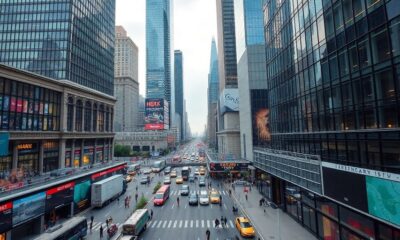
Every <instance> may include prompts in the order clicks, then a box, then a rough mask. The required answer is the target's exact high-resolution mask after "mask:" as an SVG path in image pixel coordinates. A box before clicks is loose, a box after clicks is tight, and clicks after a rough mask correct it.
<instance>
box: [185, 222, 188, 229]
mask: <svg viewBox="0 0 400 240" xmlns="http://www.w3.org/2000/svg"><path fill="white" fill-rule="evenodd" d="M188 222H189V221H188V220H185V228H187V227H188Z"/></svg>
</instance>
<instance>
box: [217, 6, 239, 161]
mask: <svg viewBox="0 0 400 240" xmlns="http://www.w3.org/2000/svg"><path fill="white" fill-rule="evenodd" d="M217 30H218V72H219V96H220V99H219V103H218V110H217V117H218V132H217V136H218V151H219V153H221V154H224V156H227V155H230V156H229V157H230V158H239V157H240V132H239V112H238V111H239V92H238V89H237V87H238V82H237V67H236V64H237V63H236V39H235V14H234V4H233V0H217Z"/></svg>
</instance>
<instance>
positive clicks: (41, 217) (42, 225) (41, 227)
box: [40, 215, 45, 233]
mask: <svg viewBox="0 0 400 240" xmlns="http://www.w3.org/2000/svg"><path fill="white" fill-rule="evenodd" d="M44 224H45V221H44V215H42V216H40V233H43V232H44Z"/></svg>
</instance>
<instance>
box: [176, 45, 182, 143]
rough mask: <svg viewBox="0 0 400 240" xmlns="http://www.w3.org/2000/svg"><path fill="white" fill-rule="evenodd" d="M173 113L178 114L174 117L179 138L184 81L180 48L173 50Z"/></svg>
mask: <svg viewBox="0 0 400 240" xmlns="http://www.w3.org/2000/svg"><path fill="white" fill-rule="evenodd" d="M174 54H175V57H174V59H175V64H174V65H175V73H174V74H175V113H176V114H177V115H178V116H177V117H176V120H177V121H176V123H175V124H176V126H177V127H178V128H179V130H180V137H179V138H180V140H183V139H184V134H185V133H184V131H182V128H183V121H184V116H183V110H184V109H183V103H184V102H183V99H184V98H185V97H184V82H183V54H182V51H180V50H175V53H174Z"/></svg>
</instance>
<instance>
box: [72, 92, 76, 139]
mask: <svg viewBox="0 0 400 240" xmlns="http://www.w3.org/2000/svg"><path fill="white" fill-rule="evenodd" d="M75 114H76V99H75V98H74V107H73V110H72V131H73V132H75Z"/></svg>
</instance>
